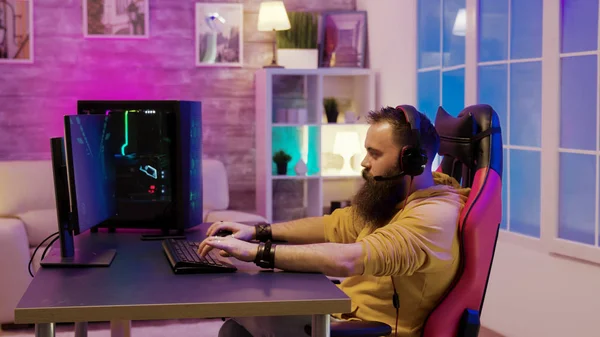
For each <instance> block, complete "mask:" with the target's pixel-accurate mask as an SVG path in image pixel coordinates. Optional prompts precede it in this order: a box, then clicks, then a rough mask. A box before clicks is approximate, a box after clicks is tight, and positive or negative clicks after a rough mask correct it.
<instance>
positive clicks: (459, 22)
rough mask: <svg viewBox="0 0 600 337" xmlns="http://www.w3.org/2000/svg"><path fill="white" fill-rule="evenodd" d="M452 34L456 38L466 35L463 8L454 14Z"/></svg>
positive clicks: (465, 12) (465, 17)
mask: <svg viewBox="0 0 600 337" xmlns="http://www.w3.org/2000/svg"><path fill="white" fill-rule="evenodd" d="M452 34H454V35H456V36H465V35H467V11H466V10H465V9H464V8H461V9H459V10H458V13H456V19H454V26H453V27H452Z"/></svg>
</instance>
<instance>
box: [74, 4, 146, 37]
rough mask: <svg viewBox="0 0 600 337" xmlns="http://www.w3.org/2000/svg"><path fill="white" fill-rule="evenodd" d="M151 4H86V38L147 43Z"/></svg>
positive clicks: (84, 22)
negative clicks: (138, 40) (144, 41)
mask: <svg viewBox="0 0 600 337" xmlns="http://www.w3.org/2000/svg"><path fill="white" fill-rule="evenodd" d="M149 1H150V0H83V35H84V36H85V37H88V38H119V39H123V38H130V39H136V38H137V39H146V38H148V30H149V21H150V20H149V13H150V8H149V4H148V2H149Z"/></svg>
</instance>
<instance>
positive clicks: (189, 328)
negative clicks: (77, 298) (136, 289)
mask: <svg viewBox="0 0 600 337" xmlns="http://www.w3.org/2000/svg"><path fill="white" fill-rule="evenodd" d="M222 323H223V321H221V320H220V319H214V320H169V321H134V322H133V323H132V333H131V335H132V337H137V336H144V337H164V336H167V335H168V336H178V337H217V335H218V332H219V328H220V327H221V324H222ZM167 331H168V334H166V332H167ZM109 332H110V330H109V326H108V323H91V324H90V325H89V326H88V337H109V335H110V334H109ZM0 336H1V337H9V336H10V337H26V336H34V331H33V328H25V329H18V330H8V331H4V330H0ZM72 336H73V325H72V324H59V325H58V326H57V328H56V337H72ZM479 337H505V336H503V335H500V334H497V333H495V332H493V331H491V330H488V329H485V328H482V330H481V331H480V333H479Z"/></svg>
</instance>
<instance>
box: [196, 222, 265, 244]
mask: <svg viewBox="0 0 600 337" xmlns="http://www.w3.org/2000/svg"><path fill="white" fill-rule="evenodd" d="M221 230H226V231H230V232H232V233H233V236H235V238H236V239H239V240H242V241H250V240H252V239H254V234H255V233H256V228H254V226H249V225H244V224H241V223H237V222H228V221H219V222H215V223H213V224H212V225H210V227H208V230H207V231H206V236H209V237H210V236H214V235H215V234H216V233H217V232H219V231H221Z"/></svg>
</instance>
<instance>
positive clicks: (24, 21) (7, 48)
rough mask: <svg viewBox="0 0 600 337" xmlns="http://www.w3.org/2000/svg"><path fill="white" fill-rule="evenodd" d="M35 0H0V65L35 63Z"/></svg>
mask: <svg viewBox="0 0 600 337" xmlns="http://www.w3.org/2000/svg"><path fill="white" fill-rule="evenodd" d="M33 46H34V34H33V0H0V63H33Z"/></svg>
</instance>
